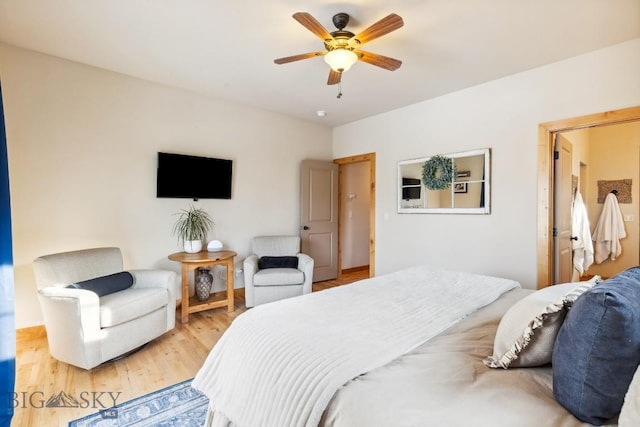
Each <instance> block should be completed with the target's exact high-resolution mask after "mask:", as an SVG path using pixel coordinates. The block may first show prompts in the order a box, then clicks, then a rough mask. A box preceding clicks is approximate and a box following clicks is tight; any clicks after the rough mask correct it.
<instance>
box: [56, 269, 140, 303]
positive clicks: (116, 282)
mask: <svg viewBox="0 0 640 427" xmlns="http://www.w3.org/2000/svg"><path fill="white" fill-rule="evenodd" d="M131 285H133V276H132V275H131V273H129V272H128V271H121V272H119V273H114V274H108V275H106V276H100V277H95V278H93V279H89V280H83V281H81V282H76V283H72V284H71V285H69V286H67V287H68V288H75V289H85V290H87V291H92V292H95V293H96V294H98V296H99V297H101V296H105V295H109V294H112V293H114V292H119V291H123V290H125V289H127V288H130V287H131Z"/></svg>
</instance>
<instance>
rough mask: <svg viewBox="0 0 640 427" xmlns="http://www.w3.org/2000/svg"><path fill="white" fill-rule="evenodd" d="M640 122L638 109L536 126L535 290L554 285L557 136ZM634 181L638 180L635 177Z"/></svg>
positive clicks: (609, 112)
mask: <svg viewBox="0 0 640 427" xmlns="http://www.w3.org/2000/svg"><path fill="white" fill-rule="evenodd" d="M635 121H640V107H631V108H626V109H622V110H615V111H608V112H604V113H597V114H591V115H587V116H582V117H575V118H571V119H565V120H558V121H553V122H547V123H542V124H540V125H539V127H538V130H539V132H538V203H537V206H538V225H537V231H536V233H537V258H538V278H537V287H538V289H540V288H544V287H546V286H549V285H551V284H553V282H554V280H553V279H554V278H553V274H554V250H553V238H552V235H553V227H554V218H553V215H554V201H553V194H554V176H553V175H554V173H553V172H554V168H553V161H554V160H553V156H554V154H553V151H554V150H553V147H554V141H555V138H556V135H558V134H560V133H562V132H568V131H573V130H579V129H585V128H591V127H597V126H606V125H612V124H620V123H628V122H635ZM634 178H635V179H636V180H637V178H638V177H634Z"/></svg>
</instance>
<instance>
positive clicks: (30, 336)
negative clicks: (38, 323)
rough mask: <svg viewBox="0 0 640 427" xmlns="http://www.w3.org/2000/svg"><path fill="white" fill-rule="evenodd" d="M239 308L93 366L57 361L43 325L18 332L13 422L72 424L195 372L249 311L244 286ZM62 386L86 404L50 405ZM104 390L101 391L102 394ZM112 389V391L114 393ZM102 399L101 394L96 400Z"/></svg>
mask: <svg viewBox="0 0 640 427" xmlns="http://www.w3.org/2000/svg"><path fill="white" fill-rule="evenodd" d="M366 275H367V272H366V271H354V272H350V273H347V274H343V275H342V277H341V278H340V279H336V280H330V281H326V282H318V283H314V284H313V290H314V292H315V291H319V290H322V289H326V288H330V287H334V286H340V285H343V284H346V283H351V282H353V281H356V280H359V279H361V278H364V277H366ZM236 298H237V299H236V303H235V308H236V310H235V312H234V313H227V312H226V310H224V309H215V310H209V311H204V312H200V313H195V314H192V315H190V317H189V323H186V324H181V323H180V322H176V328H175V329H174V330H173V331H171V332H168V333H166V334H164V335H163V336H162V337H160V338H158V339H156V340H154V341H152V342H151V343H149V344H148V345H147V346H146V347H144V348H143V349H142V350H141V351H139V352H137V353H135V354H132V355H130V356H128V357H126V358H124V359H121V360H119V361H115V362H109V363H105V364H103V365H100V366H98V367H96V368H94V369H92V370H90V371H86V370H83V369H79V368H76V367H74V366H70V365H67V364H65V363H61V362H58V361H57V360H55V359H53V358H52V357H51V356H50V355H49V348H48V345H47V339H46V335H45V333H44V328H42V327H35V328H27V329H21V330H19V331H18V333H17V346H16V387H15V391H16V393H17V399H16V400H15V401H14V405H16V407H15V413H14V417H13V421H12V423H11V426H14V427H18V426H19V427H25V426H38V427H40V426H42V427H44V426H60V427H62V426H67V425H68V422H69V421H71V420H74V419H77V418H80V417H83V416H85V415H89V414H92V413H94V412H97V411H98V410H99V409H102V407H101V405H102V406H104V407H111V406H113V401H114V399H113V398H112V397H111V396H113V397H114V398H115V400H116V403H117V404H120V403H123V402H125V401H127V400H131V399H133V398H135V397H138V396H141V395H144V394H147V393H150V392H152V391H154V390H158V389H161V388H164V387H167V386H170V385H172V384H175V383H178V382H180V381H183V380H186V379H190V378H193V377H194V376H195V374H196V373H197V372H198V369H200V366H202V364H203V362H204V360H205V358H206V357H207V355H208V354H209V351H210V350H211V348H212V347H213V345H214V344H215V343H216V341H217V340H218V339H219V338H220V336H221V335H222V333H223V332H224V331H225V330H226V329H227V327H228V326H229V325H230V324H231V322H232V321H233V319H235V318H236V317H237V316H238V315H239V314H241V313H243V312H244V311H246V307H245V305H244V292H243V291H242V290H239V291H237V292H236ZM60 392H65V393H66V394H68V395H70V396H73V397H74V398H75V399H76V400H78V401H79V403H80V404H81V406H83V407H81V408H48V407H46V406H45V405H46V401H47V399H49V398H50V397H51V396H53V395H57V394H58V393H60ZM101 393H102V394H101ZM109 393H110V394H109ZM96 399H97V400H96Z"/></svg>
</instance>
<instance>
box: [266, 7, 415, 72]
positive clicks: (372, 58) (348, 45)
mask: <svg viewBox="0 0 640 427" xmlns="http://www.w3.org/2000/svg"><path fill="white" fill-rule="evenodd" d="M293 19H295V20H296V21H298V22H299V23H300V24H302V25H303V26H304V27H305V28H306V29H308V30H309V31H311V32H312V33H313V34H315V35H316V36H318V37H319V38H320V39H321V40H322V41H323V42H324V47H325V49H324V50H321V51H318V52H309V53H303V54H300V55H293V56H287V57H284V58H278V59H275V60H274V61H273V62H275V63H276V64H286V63H289V62H294V61H300V60H302V59H309V58H315V57H316V56H324V60H325V61H326V62H327V64H329V66H330V67H331V70H330V71H329V78H328V80H327V84H328V85H334V84H337V83H340V80H341V78H342V73H343V72H345V71H347V70H348V69H349V68H350V67H351V66H352V65H353V64H354V63H356V62H357V61H358V60H360V61H363V62H366V63H367V64H371V65H375V66H376V67H380V68H384V69H385V70H389V71H394V70H397V69H398V68H400V65H402V61H399V60H397V59H394V58H389V57H388V56H383V55H378V54H376V53H371V52H365V51H364V50H360V49H359V47H360V46H361V45H363V44H365V43H367V42H370V41H371V40H374V39H377V38H378V37H382V36H384V35H385V34H388V33H390V32H392V31H395V30H397V29H398V28H400V27H402V26H403V25H404V21H403V20H402V18H401V17H400V16H398V15H396V14H395V13H392V14H390V15H388V16H386V17H384V18H382V19H380V20H379V21H377V22H375V23H374V24H373V25H371V26H369V27H367V28H366V29H364V30H363V31H361V32H359V33H358V34H354V33H352V32H351V31H347V30H345V29H344V28H345V27H346V26H347V24H348V23H349V15H347V14H346V13H337V14H336V15H334V16H333V25H335V26H336V28H337V30H336V31H333V32H331V33H329V31H327V30H326V29H325V28H324V27H323V26H322V24H320V23H319V22H318V21H317V20H316V19H315V18H314V17H313V16H311V15H310V14H308V13H306V12H297V13H294V14H293Z"/></svg>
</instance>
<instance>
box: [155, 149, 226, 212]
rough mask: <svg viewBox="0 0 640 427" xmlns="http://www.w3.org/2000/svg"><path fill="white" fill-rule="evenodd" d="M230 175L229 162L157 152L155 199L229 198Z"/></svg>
mask: <svg viewBox="0 0 640 427" xmlns="http://www.w3.org/2000/svg"><path fill="white" fill-rule="evenodd" d="M232 175H233V162H232V161H231V160H227V159H216V158H213V157H199V156H189V155H185V154H173V153H161V152H158V173H157V186H156V187H157V188H156V196H157V197H160V198H184V199H194V200H197V199H230V198H231V177H232Z"/></svg>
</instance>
